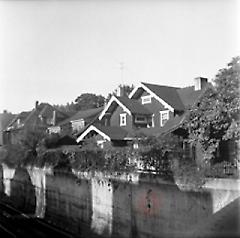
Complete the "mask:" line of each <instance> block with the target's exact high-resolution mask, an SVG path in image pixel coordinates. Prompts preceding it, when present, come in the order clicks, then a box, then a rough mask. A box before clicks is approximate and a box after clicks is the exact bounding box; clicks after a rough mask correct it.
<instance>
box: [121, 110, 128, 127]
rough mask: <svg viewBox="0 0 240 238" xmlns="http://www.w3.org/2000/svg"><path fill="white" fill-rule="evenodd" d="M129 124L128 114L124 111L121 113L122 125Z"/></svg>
mask: <svg viewBox="0 0 240 238" xmlns="http://www.w3.org/2000/svg"><path fill="white" fill-rule="evenodd" d="M126 125H127V114H126V113H122V114H120V126H126Z"/></svg>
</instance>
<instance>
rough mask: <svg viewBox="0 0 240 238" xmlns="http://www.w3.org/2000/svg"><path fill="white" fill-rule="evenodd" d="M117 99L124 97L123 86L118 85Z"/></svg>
mask: <svg viewBox="0 0 240 238" xmlns="http://www.w3.org/2000/svg"><path fill="white" fill-rule="evenodd" d="M116 94H117V97H123V96H125V92H124V86H122V85H119V87H118V88H117V93H116Z"/></svg>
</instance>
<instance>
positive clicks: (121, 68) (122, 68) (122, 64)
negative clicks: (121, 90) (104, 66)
mask: <svg viewBox="0 0 240 238" xmlns="http://www.w3.org/2000/svg"><path fill="white" fill-rule="evenodd" d="M124 69H125V68H124V62H120V70H121V84H122V85H123V84H124V82H123V70H124Z"/></svg>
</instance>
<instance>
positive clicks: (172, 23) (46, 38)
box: [0, 0, 240, 113]
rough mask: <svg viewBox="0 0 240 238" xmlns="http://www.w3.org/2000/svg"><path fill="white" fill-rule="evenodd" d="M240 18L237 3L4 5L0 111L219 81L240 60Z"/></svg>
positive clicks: (51, 1)
mask: <svg viewBox="0 0 240 238" xmlns="http://www.w3.org/2000/svg"><path fill="white" fill-rule="evenodd" d="M239 12H240V1H237V0H236V1H234V0H138V1H137V0H42V1H40V0H39V1H37V0H32V1H30V0H28V1H21V0H5V1H4V0H1V1H0V112H1V111H3V110H4V109H7V110H8V111H10V112H13V113H19V112H21V111H26V110H31V109H32V108H33V107H34V104H35V101H36V100H38V101H40V102H48V103H51V104H66V103H67V102H72V101H74V100H75V99H76V98H77V96H79V95H80V94H82V93H95V94H97V95H98V94H101V95H103V96H107V94H108V93H110V92H112V91H113V90H114V89H115V88H117V86H118V85H119V84H129V85H131V84H133V85H135V86H137V85H138V84H139V83H140V82H148V83H155V84H160V85H168V86H176V87H185V86H190V85H192V84H193V79H194V78H195V77H198V76H202V77H207V78H208V79H209V80H212V79H213V78H214V77H215V75H216V74H217V72H218V70H219V69H221V68H224V67H226V65H227V63H228V62H230V61H231V59H232V57H234V56H237V55H240V16H238V15H240V14H238V13H239ZM121 65H123V67H121Z"/></svg>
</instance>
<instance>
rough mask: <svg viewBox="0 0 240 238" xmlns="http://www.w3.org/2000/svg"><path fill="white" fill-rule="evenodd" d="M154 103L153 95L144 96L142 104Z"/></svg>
mask: <svg viewBox="0 0 240 238" xmlns="http://www.w3.org/2000/svg"><path fill="white" fill-rule="evenodd" d="M151 102H152V97H151V95H147V96H142V104H148V103H151Z"/></svg>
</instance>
